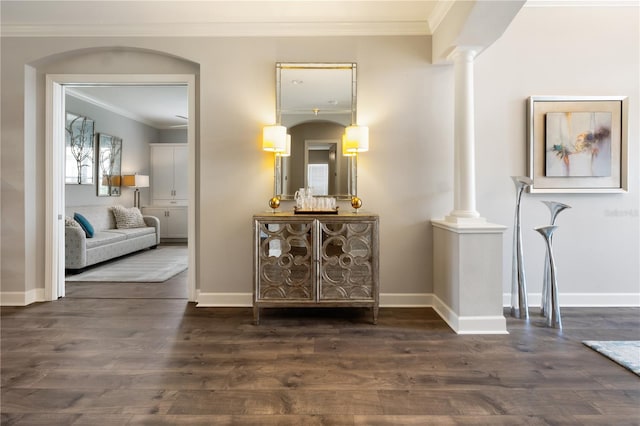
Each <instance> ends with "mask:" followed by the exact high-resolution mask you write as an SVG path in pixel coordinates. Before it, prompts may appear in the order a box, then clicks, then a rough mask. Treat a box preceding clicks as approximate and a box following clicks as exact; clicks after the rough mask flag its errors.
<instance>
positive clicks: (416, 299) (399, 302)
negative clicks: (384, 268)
mask: <svg viewBox="0 0 640 426" xmlns="http://www.w3.org/2000/svg"><path fill="white" fill-rule="evenodd" d="M432 306H433V294H431V293H382V294H380V307H381V308H425V307H427V308H429V307H432Z"/></svg>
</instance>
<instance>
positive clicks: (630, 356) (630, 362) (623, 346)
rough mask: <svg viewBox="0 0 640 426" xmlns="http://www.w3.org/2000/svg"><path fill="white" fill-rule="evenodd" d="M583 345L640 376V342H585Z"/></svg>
mask: <svg viewBox="0 0 640 426" xmlns="http://www.w3.org/2000/svg"><path fill="white" fill-rule="evenodd" d="M582 343H584V344H585V345H586V346H588V347H590V348H591V349H593V350H594V351H597V352H599V353H600V354H602V355H604V356H606V357H607V358H609V359H611V360H613V361H615V362H617V363H618V364H620V365H621V366H623V367H624V368H626V369H628V370H631V371H633V372H634V373H636V374H637V375H638V376H640V341H638V340H628V341H622V340H618V341H613V340H611V341H607V340H585V341H584V342H582Z"/></svg>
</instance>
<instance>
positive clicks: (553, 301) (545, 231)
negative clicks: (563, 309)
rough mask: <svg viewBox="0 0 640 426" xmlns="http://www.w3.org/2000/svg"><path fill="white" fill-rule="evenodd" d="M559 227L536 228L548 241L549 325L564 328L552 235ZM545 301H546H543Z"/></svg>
mask: <svg viewBox="0 0 640 426" xmlns="http://www.w3.org/2000/svg"><path fill="white" fill-rule="evenodd" d="M556 229H558V227H557V226H555V225H549V226H541V227H539V228H535V230H536V231H538V232H539V233H540V235H542V236H543V237H544V240H545V242H546V243H547V254H548V255H549V274H550V280H549V290H548V294H549V297H547V299H548V302H546V303H547V315H546V316H547V326H548V327H554V328H560V329H561V328H562V318H561V317H560V305H559V304H558V281H557V280H556V264H555V261H554V259H553V251H552V250H551V237H552V236H553V232H554V231H555V230H556ZM543 303H544V302H543Z"/></svg>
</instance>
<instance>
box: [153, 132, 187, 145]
mask: <svg viewBox="0 0 640 426" xmlns="http://www.w3.org/2000/svg"><path fill="white" fill-rule="evenodd" d="M157 143H187V129H160V130H159V132H158V142H157Z"/></svg>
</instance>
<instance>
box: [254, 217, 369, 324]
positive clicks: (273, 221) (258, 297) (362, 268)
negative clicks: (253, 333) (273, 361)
mask: <svg viewBox="0 0 640 426" xmlns="http://www.w3.org/2000/svg"><path fill="white" fill-rule="evenodd" d="M378 223H379V220H378V216H377V215H369V214H348V213H347V214H340V215H331V214H318V215H307V214H304V215H296V214H293V213H273V214H262V215H255V216H254V217H253V234H254V294H253V316H254V322H255V323H256V324H259V322H260V309H261V308H268V307H304V306H325V307H370V308H371V311H372V315H373V323H374V324H375V323H376V322H377V319H378V301H379V289H378V287H379V283H378V269H379V267H378V262H379V260H378V253H379V251H378Z"/></svg>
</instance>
